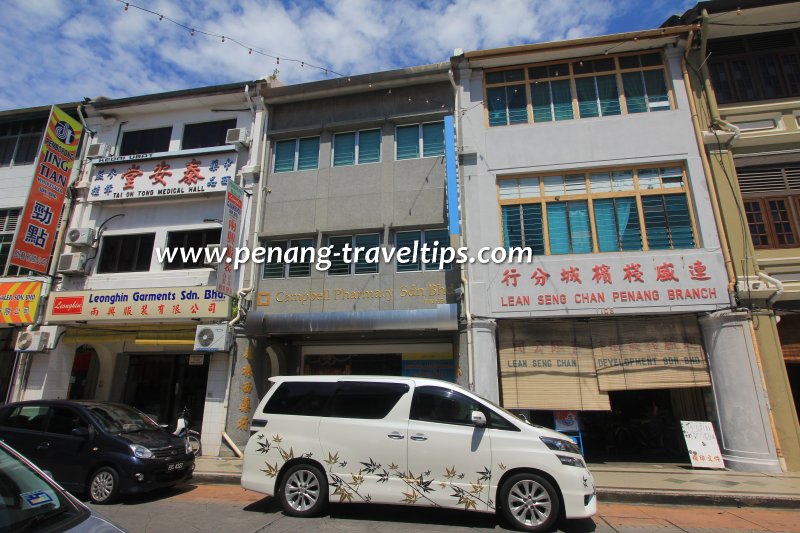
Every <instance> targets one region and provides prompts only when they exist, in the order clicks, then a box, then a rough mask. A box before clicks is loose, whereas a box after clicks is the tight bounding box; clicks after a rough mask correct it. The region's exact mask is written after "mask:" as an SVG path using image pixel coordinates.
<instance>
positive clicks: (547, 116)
mask: <svg viewBox="0 0 800 533" xmlns="http://www.w3.org/2000/svg"><path fill="white" fill-rule="evenodd" d="M531 99H532V100H533V121H534V122H550V121H551V120H553V111H552V109H551V107H550V106H551V104H552V102H551V99H550V83H548V82H546V81H543V82H540V83H534V84H533V85H531Z"/></svg>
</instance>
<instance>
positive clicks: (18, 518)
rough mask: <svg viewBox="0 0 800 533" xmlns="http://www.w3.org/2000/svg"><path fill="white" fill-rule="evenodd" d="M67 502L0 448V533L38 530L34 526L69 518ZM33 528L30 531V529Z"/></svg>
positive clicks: (57, 492) (25, 466) (48, 484)
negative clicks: (27, 529) (59, 518)
mask: <svg viewBox="0 0 800 533" xmlns="http://www.w3.org/2000/svg"><path fill="white" fill-rule="evenodd" d="M71 510H73V508H72V506H70V504H69V502H68V500H67V498H66V497H65V496H64V495H63V494H61V493H60V492H59V491H58V490H57V489H56V488H55V487H54V486H53V485H51V484H50V483H48V482H47V481H46V480H45V479H44V478H42V477H41V476H40V475H39V474H38V473H37V472H36V471H35V470H33V469H32V468H30V467H29V466H28V465H26V464H25V463H23V462H22V461H21V460H19V459H18V458H17V457H15V456H14V455H12V454H11V453H9V452H8V451H6V450H5V449H4V448H3V447H0V533H6V532H11V531H22V530H25V529H26V528H29V529H30V530H32V531H36V530H38V528H37V527H36V526H33V524H38V523H41V524H43V525H44V522H45V521H47V522H48V525H50V520H55V519H56V517H57V516H60V515H64V516H69V515H67V514H66V513H67V512H68V511H71ZM31 526H33V527H31Z"/></svg>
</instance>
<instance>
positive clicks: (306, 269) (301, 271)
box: [289, 239, 313, 278]
mask: <svg viewBox="0 0 800 533" xmlns="http://www.w3.org/2000/svg"><path fill="white" fill-rule="evenodd" d="M289 248H297V252H295V253H297V260H296V261H294V262H292V263H290V264H289V277H290V278H302V277H308V276H310V275H311V263H310V261H305V262H300V259H301V257H302V254H303V250H304V249H310V248H313V243H312V241H311V239H293V240H291V241H289ZM306 253H308V252H306ZM306 257H307V258H309V259H310V257H311V255H310V254H309V255H307V256H306Z"/></svg>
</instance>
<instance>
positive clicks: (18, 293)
mask: <svg viewBox="0 0 800 533" xmlns="http://www.w3.org/2000/svg"><path fill="white" fill-rule="evenodd" d="M41 292H42V282H41V281H12V282H4V283H0V314H1V315H2V316H3V320H2V323H4V324H30V323H31V322H33V319H34V318H35V317H36V308H37V307H39V295H40V294H41Z"/></svg>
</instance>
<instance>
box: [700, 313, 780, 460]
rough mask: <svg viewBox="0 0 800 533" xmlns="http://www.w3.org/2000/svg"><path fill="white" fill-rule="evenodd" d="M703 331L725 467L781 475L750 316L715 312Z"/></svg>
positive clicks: (702, 323) (703, 322)
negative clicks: (779, 473)
mask: <svg viewBox="0 0 800 533" xmlns="http://www.w3.org/2000/svg"><path fill="white" fill-rule="evenodd" d="M700 327H701V328H702V331H703V342H704V344H705V348H706V352H707V353H708V362H709V369H710V372H711V386H712V388H713V393H714V403H715V405H716V409H717V417H718V431H719V435H717V436H718V438H719V441H720V448H721V451H722V457H723V460H724V461H725V466H726V467H728V468H730V469H731V470H737V471H741V472H780V471H781V467H780V463H779V462H778V456H777V453H776V450H775V439H774V438H773V433H772V426H771V423H770V418H769V402H768V400H767V394H766V391H765V390H764V383H763V380H762V378H761V371H760V369H759V366H758V361H757V359H756V351H755V348H754V344H753V337H752V334H751V329H750V321H749V317H748V315H747V314H746V313H731V312H727V311H723V312H719V313H714V314H712V315H709V316H706V317H703V318H701V319H700Z"/></svg>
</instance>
